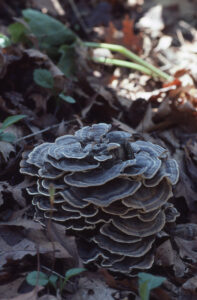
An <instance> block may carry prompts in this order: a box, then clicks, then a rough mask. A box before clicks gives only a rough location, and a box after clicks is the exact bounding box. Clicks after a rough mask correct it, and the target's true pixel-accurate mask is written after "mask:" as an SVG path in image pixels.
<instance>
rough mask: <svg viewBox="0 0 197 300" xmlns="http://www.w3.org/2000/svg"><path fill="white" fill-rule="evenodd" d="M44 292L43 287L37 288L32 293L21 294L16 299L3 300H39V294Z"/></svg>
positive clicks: (4, 299)
mask: <svg viewBox="0 0 197 300" xmlns="http://www.w3.org/2000/svg"><path fill="white" fill-rule="evenodd" d="M41 290H43V287H42V286H39V287H35V288H34V289H33V290H32V291H31V292H29V293H25V294H20V295H19V296H16V297H14V298H3V299H1V300H37V299H38V292H39V291H41Z"/></svg>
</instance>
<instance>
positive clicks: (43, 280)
mask: <svg viewBox="0 0 197 300" xmlns="http://www.w3.org/2000/svg"><path fill="white" fill-rule="evenodd" d="M26 281H27V283H28V284H30V285H33V286H36V285H39V286H45V285H47V284H48V283H49V278H48V276H47V275H46V274H45V273H43V272H38V271H33V272H30V273H29V274H28V275H27V277H26Z"/></svg>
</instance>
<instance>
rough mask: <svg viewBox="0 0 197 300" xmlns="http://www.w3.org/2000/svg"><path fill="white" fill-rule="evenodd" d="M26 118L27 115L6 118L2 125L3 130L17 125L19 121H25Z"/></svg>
mask: <svg viewBox="0 0 197 300" xmlns="http://www.w3.org/2000/svg"><path fill="white" fill-rule="evenodd" d="M24 118H26V115H16V116H10V117H8V118H6V119H5V120H4V121H3V123H2V125H1V129H5V128H7V127H8V126H10V125H12V124H14V123H16V122H18V121H20V120H22V119H24Z"/></svg>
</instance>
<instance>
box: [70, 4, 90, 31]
mask: <svg viewBox="0 0 197 300" xmlns="http://www.w3.org/2000/svg"><path fill="white" fill-rule="evenodd" d="M68 2H69V4H70V6H71V8H72V10H73V12H74V14H75V16H76V18H77V20H78V22H79V24H80V26H81V28H82V29H83V31H84V32H85V34H87V35H88V33H89V30H88V28H87V27H86V24H85V22H84V21H83V19H82V18H81V15H80V13H79V11H78V9H77V6H76V4H75V2H74V0H68Z"/></svg>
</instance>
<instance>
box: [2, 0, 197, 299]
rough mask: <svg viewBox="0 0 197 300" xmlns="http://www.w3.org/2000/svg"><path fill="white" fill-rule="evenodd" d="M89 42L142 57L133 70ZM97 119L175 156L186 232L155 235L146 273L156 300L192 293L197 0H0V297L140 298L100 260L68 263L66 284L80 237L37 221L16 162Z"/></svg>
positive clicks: (196, 235) (132, 284)
mask: <svg viewBox="0 0 197 300" xmlns="http://www.w3.org/2000/svg"><path fill="white" fill-rule="evenodd" d="M29 9H32V10H29ZM34 10H36V11H40V12H42V13H43V15H41V14H39V16H38V15H37V14H34ZM46 14H47V15H49V16H51V17H52V18H54V19H55V20H59V22H61V23H58V25H57V24H56V25H57V27H55V26H54V24H53V21H52V19H50V20H49V19H48V18H45V15H46ZM50 22H52V23H50ZM58 26H59V27H58ZM62 26H63V27H62ZM58 28H59V29H60V31H58ZM62 28H63V29H62ZM61 30H63V31H61ZM87 42H95V43H106V44H107V45H109V44H115V45H121V46H123V47H125V48H127V49H128V50H129V51H131V53H135V54H136V55H137V60H138V58H139V60H138V61H136V56H135V55H133V54H132V57H133V58H134V60H133V62H134V63H137V64H138V65H137V66H138V67H139V65H140V66H141V67H142V64H143V62H145V64H144V66H143V67H142V68H141V69H140V70H141V71H139V70H137V69H136V68H138V67H137V66H136V65H130V67H132V68H128V67H126V64H125V63H127V62H130V63H131V62H132V60H129V58H128V57H126V56H124V53H123V54H121V53H120V52H118V51H111V50H110V49H109V47H107V46H106V45H105V46H102V45H101V46H102V47H99V46H98V45H93V44H88V43H87ZM93 46H95V47H93ZM125 48H124V49H125ZM121 49H123V48H121ZM115 50H117V49H115ZM93 57H94V60H95V61H96V60H97V63H96V62H95V61H93V59H92V58H93ZM110 60H111V61H110ZM116 60H118V62H119V61H120V60H121V62H122V63H123V66H118V65H115V64H116V62H117V61H116ZM98 61H100V63H98ZM107 62H108V65H106V64H107ZM109 62H111V64H109ZM150 65H151V66H155V67H156V71H155V70H151V69H150V68H151V67H150ZM127 66H128V65H127ZM149 67H150V68H149ZM157 71H159V72H157ZM156 72H157V74H156ZM99 122H105V123H110V124H112V126H113V128H119V129H120V130H124V131H127V132H129V133H131V134H134V135H135V136H137V137H139V138H141V139H143V140H149V141H152V142H155V143H157V144H159V145H161V146H163V147H164V148H167V149H168V151H169V153H170V156H171V157H172V158H174V159H176V161H177V163H178V165H179V169H180V179H179V182H178V184H177V185H176V187H175V188H174V197H173V199H172V201H173V203H174V206H175V207H176V208H177V210H178V211H179V213H180V217H179V218H178V219H177V224H178V225H179V227H180V228H182V231H181V235H180V236H179V237H176V238H175V239H174V240H172V239H171V238H170V237H164V239H161V242H160V243H158V245H157V249H156V250H155V257H156V258H155V263H154V266H153V268H152V269H150V270H146V272H147V273H150V274H152V275H155V276H156V277H157V276H162V277H164V278H165V281H164V282H163V283H162V285H160V286H159V287H157V288H156V289H153V291H151V299H155V300H157V299H160V300H162V299H164V300H172V299H179V300H191V299H197V188H196V180H197V3H196V0H193V1H192V0H191V1H186V0H149V1H145V0H127V1H119V0H106V1H99V0H89V1H85V0H75V1H74V0H69V1H68V0H67V1H66V0H59V1H58V0H26V1H25V0H20V1H14V0H10V1H4V0H3V1H1V2H0V299H4V300H8V299H13V300H27V299H31V300H34V299H39V300H46V299H49V300H55V299H71V300H80V299H86V300H93V299H94V300H104V299H105V300H113V299H117V300H118V299H124V300H126V299H128V300H129V299H136V300H137V299H142V298H140V296H139V282H138V278H137V277H133V278H126V277H125V278H123V279H121V280H117V279H116V278H115V277H114V276H113V275H112V274H110V273H109V272H108V271H107V270H103V269H98V270H97V271H94V272H93V271H92V272H91V271H86V272H83V273H81V274H80V275H78V276H74V272H75V271H73V273H72V274H71V275H72V278H71V279H70V280H68V282H67V283H66V284H65V286H64V288H63V287H62V288H61V283H62V281H63V280H64V278H65V273H66V272H67V271H68V270H70V271H71V272H72V270H73V268H76V267H82V264H81V263H80V265H77V261H78V259H77V258H76V255H74V256H71V254H70V253H71V252H73V253H76V245H75V239H74V237H65V232H64V227H63V226H61V225H59V226H58V227H57V228H56V230H57V232H58V234H57V232H55V233H54V232H52V231H51V230H48V232H47V230H44V229H43V228H42V226H41V225H40V224H38V223H36V222H34V221H33V208H32V205H31V198H30V196H29V195H27V193H26V187H27V186H28V180H27V179H26V178H25V177H24V176H23V175H22V174H20V172H19V169H20V166H19V165H20V161H21V158H22V153H23V152H24V151H25V150H31V149H33V148H34V147H35V146H36V145H38V144H41V143H42V142H53V141H54V140H55V138H57V137H58V136H61V135H64V134H68V133H69V134H73V133H74V132H75V131H76V130H77V129H79V128H80V127H81V126H86V125H91V124H95V123H99ZM182 225H183V226H182ZM181 226H182V227H181ZM47 229H48V228H47ZM68 245H69V249H71V251H68ZM34 271H36V272H34ZM40 271H41V272H42V273H40ZM35 274H36V275H35ZM38 274H40V275H38ZM66 274H68V273H66ZM38 276H41V277H42V278H38ZM27 277H29V279H27ZM158 278H159V277H158ZM40 280H41V281H40ZM155 280H156V279H155ZM149 283H150V282H149V281H148V285H147V286H148V289H151V286H149ZM153 286H154V284H153ZM153 286H152V287H153ZM156 286H158V285H157V284H156ZM145 297H148V294H145V296H144V299H148V298H145Z"/></svg>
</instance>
